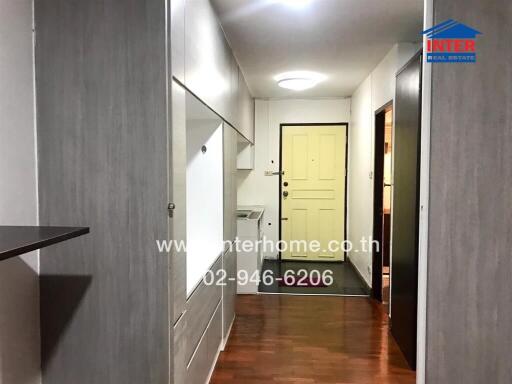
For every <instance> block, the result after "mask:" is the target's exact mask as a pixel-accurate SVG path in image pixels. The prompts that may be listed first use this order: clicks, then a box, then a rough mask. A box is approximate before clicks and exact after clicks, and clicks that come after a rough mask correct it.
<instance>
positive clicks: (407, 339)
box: [391, 54, 421, 368]
mask: <svg viewBox="0 0 512 384" xmlns="http://www.w3.org/2000/svg"><path fill="white" fill-rule="evenodd" d="M420 122H421V55H420V54H417V55H416V56H415V57H414V58H413V59H411V61H409V63H408V64H407V65H406V66H405V67H404V68H403V69H402V70H401V71H400V72H399V73H398V74H397V77H396V95H395V149H394V150H395V153H394V156H395V163H394V191H393V234H392V237H393V241H392V247H393V249H392V270H391V271H392V287H391V333H392V334H393V336H394V337H395V339H396V341H397V343H398V345H399V347H400V349H401V350H402V352H403V353H404V355H405V358H406V359H407V361H408V362H409V365H410V366H411V367H412V368H415V367H416V324H417V308H418V225H419V169H420V126H421V125H420V124H421V123H420Z"/></svg>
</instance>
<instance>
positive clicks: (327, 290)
mask: <svg viewBox="0 0 512 384" xmlns="http://www.w3.org/2000/svg"><path fill="white" fill-rule="evenodd" d="M301 269H305V270H306V271H308V274H309V273H310V272H311V271H313V270H317V271H319V272H320V274H322V273H323V272H324V271H326V270H330V271H332V277H333V283H332V285H330V286H323V287H321V286H319V287H312V286H286V285H284V284H283V281H282V278H283V277H284V276H285V273H286V271H291V272H288V273H289V274H294V275H295V276H297V273H298V271H299V270H301ZM265 271H268V272H267V274H268V273H271V274H272V276H273V283H272V284H270V285H266V284H264V282H263V279H262V281H261V282H260V285H259V289H258V291H259V292H260V293H284V294H298V295H304V294H317V295H347V296H368V293H369V292H368V291H367V288H366V286H365V284H364V283H363V282H362V281H361V278H360V277H359V275H358V274H357V273H356V271H355V270H354V267H353V266H352V265H351V264H350V263H348V262H318V263H317V262H304V261H279V260H264V261H263V266H262V276H264V273H265ZM301 274H304V272H301ZM312 281H313V282H315V280H312ZM315 284H316V282H315Z"/></svg>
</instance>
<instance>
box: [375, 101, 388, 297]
mask: <svg viewBox="0 0 512 384" xmlns="http://www.w3.org/2000/svg"><path fill="white" fill-rule="evenodd" d="M385 120H386V111H385V110H382V111H381V112H379V113H377V114H376V115H375V167H374V183H373V238H374V239H375V240H377V241H378V242H379V246H378V247H373V248H372V254H373V265H372V294H373V298H374V299H376V300H378V301H382V250H383V249H382V248H383V245H384V238H383V231H382V225H383V214H384V198H383V194H384V131H385V122H386V121H385Z"/></svg>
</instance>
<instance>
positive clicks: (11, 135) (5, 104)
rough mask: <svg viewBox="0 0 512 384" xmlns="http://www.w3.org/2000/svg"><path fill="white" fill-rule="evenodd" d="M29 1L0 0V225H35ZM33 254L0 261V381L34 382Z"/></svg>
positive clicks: (36, 303) (36, 337)
mask: <svg viewBox="0 0 512 384" xmlns="http://www.w3.org/2000/svg"><path fill="white" fill-rule="evenodd" d="M33 58H34V57H33V43H32V1H30V0H16V1H13V0H0V225H36V224H37V223H38V219H37V182H36V179H37V175H36V173H37V171H36V169H37V167H36V147H35V129H34V76H33V69H34V68H33ZM37 270H38V256H37V253H32V254H28V255H25V256H23V257H22V258H13V259H9V260H6V261H0V383H2V384H3V383H5V384H32V383H39V382H40V368H39V367H40V335H39V281H38V276H37Z"/></svg>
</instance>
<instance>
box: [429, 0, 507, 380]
mask: <svg viewBox="0 0 512 384" xmlns="http://www.w3.org/2000/svg"><path fill="white" fill-rule="evenodd" d="M454 15H456V18H457V20H458V21H460V22H463V23H464V24H467V25H468V26H470V27H472V28H474V29H477V30H478V31H480V32H482V35H479V36H477V38H476V42H475V43H476V55H477V59H476V63H472V64H433V65H432V71H433V74H432V76H433V78H432V122H431V137H430V149H431V155H430V167H431V168H430V199H429V200H430V203H429V205H430V207H429V213H428V215H429V239H428V286H427V295H428V296H427V298H428V299H427V338H426V342H427V362H426V382H427V384H437V383H465V384H480V383H495V384H506V383H511V382H512V365H511V364H510V362H509V361H508V359H507V356H510V353H511V346H512V327H511V324H512V294H511V292H512V291H511V289H510V271H512V258H511V257H510V250H511V249H512V230H511V228H512V193H511V191H512V167H511V164H512V151H511V148H512V103H511V100H512V87H511V81H512V66H511V65H510V63H511V62H512V51H511V50H510V36H512V3H511V2H510V1H506V0H488V1H479V0H449V1H441V0H435V1H434V18H435V20H434V21H435V23H434V24H436V23H439V22H442V21H444V20H446V19H448V18H452V17H453V16H454Z"/></svg>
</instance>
